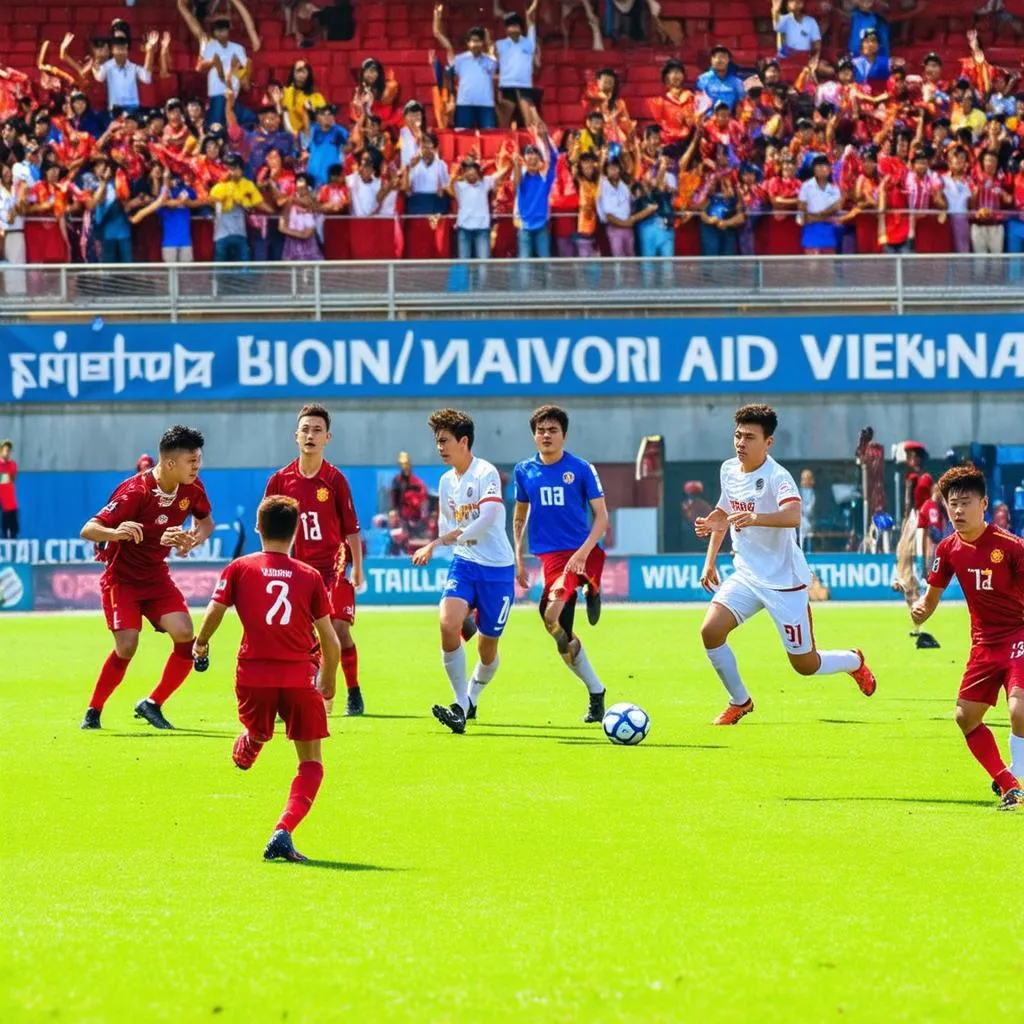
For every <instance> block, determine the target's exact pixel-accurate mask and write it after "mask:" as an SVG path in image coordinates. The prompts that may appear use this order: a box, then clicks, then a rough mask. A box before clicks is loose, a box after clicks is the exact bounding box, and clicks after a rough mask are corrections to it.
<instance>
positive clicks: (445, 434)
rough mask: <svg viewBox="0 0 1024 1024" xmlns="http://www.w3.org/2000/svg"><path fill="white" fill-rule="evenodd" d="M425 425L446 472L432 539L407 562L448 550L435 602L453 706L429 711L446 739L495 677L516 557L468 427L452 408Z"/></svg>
mask: <svg viewBox="0 0 1024 1024" xmlns="http://www.w3.org/2000/svg"><path fill="white" fill-rule="evenodd" d="M427 424H428V426H429V427H430V429H431V430H432V431H433V432H434V440H435V441H436V442H437V453H438V455H440V456H441V461H442V462H443V463H444V464H445V465H446V466H451V467H452V468H451V469H450V470H449V471H448V472H447V473H445V474H444V476H442V477H441V483H440V485H439V487H438V506H439V507H438V537H437V540H434V541H431V542H430V543H429V544H428V545H426V547H423V548H420V549H419V551H417V552H416V553H415V554H414V555H413V556H412V560H413V564H414V565H426V564H427V563H428V562H429V561H430V559H431V558H432V557H433V555H434V551H435V550H436V549H437V548H438V547H451V548H452V556H453V557H452V561H451V565H450V566H449V568H448V579H447V580H446V582H445V585H444V592H443V594H442V596H441V609H440V614H441V657H442V660H443V662H444V670H445V672H446V673H447V674H448V681H449V682H450V683H451V687H452V692H453V693H454V694H455V703H454V704H452V705H451V706H448V705H445V704H435V705H434V707H433V712H434V717H435V718H436V719H437V720H438V721H439V722H441V723H442V724H443V725H446V726H447V727H448V728H449V729H451V731H452V732H455V733H462V732H465V731H466V719H467V717H469V718H474V717H475V715H474V711H475V709H476V703H477V700H478V699H479V696H480V692H481V691H482V690H483V688H484V687H485V686H486V685H487V684H488V683H489V682H490V681H491V680H492V679H493V678H494V674H495V672H497V671H498V640H499V638H500V637H501V634H502V632H503V631H504V629H505V623H506V622H508V616H509V613H510V612H511V611H512V602H513V601H514V600H515V555H514V554H513V551H512V545H511V544H510V543H509V539H508V534H507V533H506V532H505V503H504V501H503V500H502V494H501V477H500V476H499V475H498V471H497V470H496V469H495V468H494V466H492V465H491V464H490V463H489V462H485V461H484V460H483V459H478V458H477V457H476V456H475V455H474V454H473V433H474V431H473V421H472V420H471V419H470V418H469V416H467V415H466V414H465V413H464V412H459V411H458V410H457V409H439V410H438V411H437V412H435V413H434V414H433V415H432V416H431V417H430V418H429V419H428V420H427ZM472 608H475V609H476V612H477V654H478V656H479V660H478V661H477V665H476V668H475V669H474V670H473V677H472V679H467V678H466V651H465V648H464V647H463V646H462V626H463V622H464V620H465V619H466V616H467V615H468V614H469V612H470V609H472Z"/></svg>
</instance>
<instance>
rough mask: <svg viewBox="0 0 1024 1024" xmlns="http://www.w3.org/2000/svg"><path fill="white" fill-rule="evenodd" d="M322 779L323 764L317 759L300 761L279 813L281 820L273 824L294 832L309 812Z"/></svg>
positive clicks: (275, 827)
mask: <svg viewBox="0 0 1024 1024" xmlns="http://www.w3.org/2000/svg"><path fill="white" fill-rule="evenodd" d="M323 780H324V766H323V765H322V764H321V763H320V762H319V761H302V762H300V763H299V774H298V775H296V776H295V778H294V779H293V780H292V788H291V790H290V792H289V793H288V803H287V804H286V805H285V808H284V811H283V812H282V813H281V820H280V821H279V822H278V823H277V824H276V825H275V826H274V830H275V831H276V830H277V829H279V828H283V829H286V830H287V831H288V832H294V831H295V829H296V827H297V826H298V824H299V822H300V821H302V819H303V818H304V817H305V816H306V815H307V814H308V813H309V809H310V807H312V806H313V801H314V800H315V799H316V794H317V792H318V791H319V789H320V783H321V782H323Z"/></svg>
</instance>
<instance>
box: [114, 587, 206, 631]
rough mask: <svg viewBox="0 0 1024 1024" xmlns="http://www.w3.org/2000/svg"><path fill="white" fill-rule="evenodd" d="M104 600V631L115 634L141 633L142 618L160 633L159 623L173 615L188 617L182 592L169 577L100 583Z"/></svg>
mask: <svg viewBox="0 0 1024 1024" xmlns="http://www.w3.org/2000/svg"><path fill="white" fill-rule="evenodd" d="M100 593H101V595H102V598H103V614H104V615H105V616H106V617H107V629H109V630H110V632H111V633H116V632H118V631H119V630H122V629H134V630H140V629H142V617H143V616H145V617H146V618H147V619H149V621H150V622H151V623H152V625H153V628H154V629H156V630H159V629H160V620H161V619H162V618H163V617H164V616H165V615H171V614H172V613H174V612H184V613H185V614H186V615H188V613H189V612H188V605H187V604H185V598H183V597H182V596H181V591H180V590H179V589H178V588H177V587H176V586H175V585H174V582H173V581H172V580H171V577H170V576H169V575H168V576H166V577H164V578H162V579H160V580H158V581H156V582H153V583H148V584H139V583H116V582H115V583H103V582H102V581H101V583H100Z"/></svg>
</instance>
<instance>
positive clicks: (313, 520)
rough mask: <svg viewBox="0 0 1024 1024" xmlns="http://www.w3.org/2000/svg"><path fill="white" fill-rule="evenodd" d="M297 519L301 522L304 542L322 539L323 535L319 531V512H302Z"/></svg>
mask: <svg viewBox="0 0 1024 1024" xmlns="http://www.w3.org/2000/svg"><path fill="white" fill-rule="evenodd" d="M299 519H301V520H302V536H303V537H304V538H305V539H306V540H322V539H323V533H322V532H321V530H320V513H319V512H303V513H302V515H300V516H299Z"/></svg>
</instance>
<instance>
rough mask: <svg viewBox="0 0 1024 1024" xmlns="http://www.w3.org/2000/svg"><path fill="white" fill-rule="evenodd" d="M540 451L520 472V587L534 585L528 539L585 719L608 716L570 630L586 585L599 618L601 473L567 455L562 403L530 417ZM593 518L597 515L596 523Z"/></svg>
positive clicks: (543, 602)
mask: <svg viewBox="0 0 1024 1024" xmlns="http://www.w3.org/2000/svg"><path fill="white" fill-rule="evenodd" d="M530 430H531V431H532V432H533V440H534V442H535V443H536V445H537V454H536V455H534V456H533V458H531V459H526V460H525V461H523V462H520V463H517V464H516V468H515V484H516V508H515V513H514V515H513V518H512V535H513V537H514V538H515V556H516V582H517V583H518V584H519V585H520V586H521V587H528V586H529V585H530V581H529V577H528V576H527V574H526V566H525V564H524V558H525V557H526V552H525V550H524V545H523V540H524V538H526V536H527V531H528V539H529V543H530V551H532V552H533V554H535V555H536V556H537V557H538V558H539V559H540V561H541V565H542V566H543V567H544V592H543V593H542V594H541V598H540V614H541V618H543V620H544V626H545V628H546V629H547V631H548V632H549V633H550V634H551V635H552V637H554V640H555V645H556V646H557V648H558V653H559V654H560V655H561V656H562V660H563V661H564V662H565V663H566V665H568V666H569V669H570V671H572V672H573V673H574V674H575V675H576V676H577V677H578V678H579V679H580V680H581V681H582V682H583V685H584V686H586V688H587V692H588V693H589V694H590V707H589V708H588V709H587V713H586V716H585V717H584V719H583V721H584V722H600V721H601V719H602V718H604V692H605V691H604V686H603V684H602V683H601V680H600V679H598V677H597V673H596V672H595V671H594V669H593V668H592V667H591V664H590V659H589V658H588V657H587V652H586V651H585V650H584V649H583V643H582V641H581V640H580V638H579V637H578V636H576V635H575V634H574V633H573V624H574V622H575V613H576V591H577V589H578V588H579V587H581V586H582V587H584V588H585V594H586V602H587V618H588V619H589V620H590V624H591V625H595V624H596V623H597V620H598V617H599V616H600V614H601V573H602V571H603V570H604V551H603V550H602V548H601V547H600V546H599V545H598V541H600V539H601V538H602V537H603V536H604V535H605V532H606V531H607V529H608V507H607V505H606V504H605V500H604V490H603V489H602V487H601V479H600V477H599V476H598V475H597V470H596V469H594V467H593V466H592V465H591V464H590V463H589V462H586V461H584V460H583V459H580V458H577V457H576V456H575V455H573V454H572V452H567V451H566V450H565V438H566V435H567V434H568V433H569V414H568V413H567V412H566V411H565V410H564V409H560V408H559V407H558V406H557V405H542V406H541V407H540V408H539V409H538V410H537V411H536V412H535V413H534V414H533V415H532V416H531V417H530ZM590 513H592V514H593V522H591V518H590Z"/></svg>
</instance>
